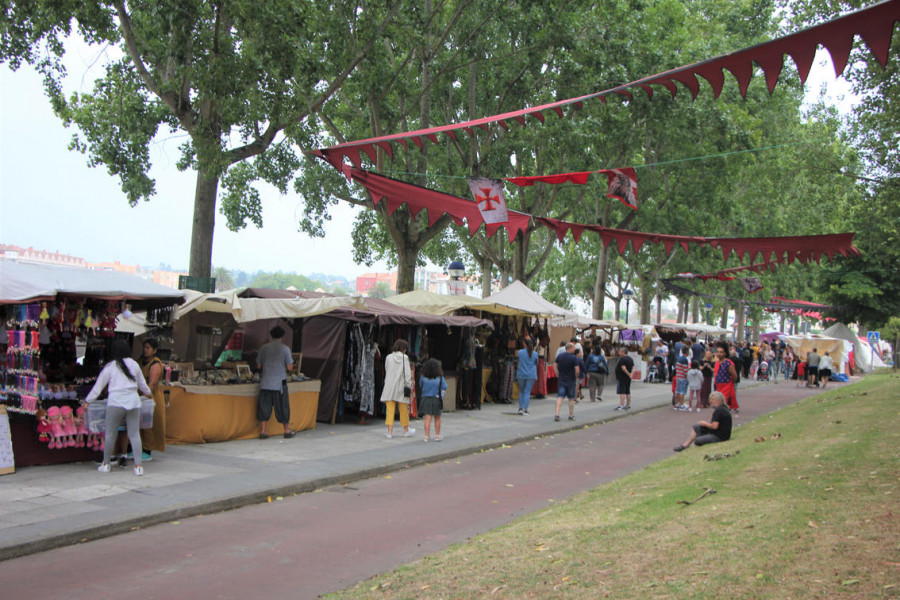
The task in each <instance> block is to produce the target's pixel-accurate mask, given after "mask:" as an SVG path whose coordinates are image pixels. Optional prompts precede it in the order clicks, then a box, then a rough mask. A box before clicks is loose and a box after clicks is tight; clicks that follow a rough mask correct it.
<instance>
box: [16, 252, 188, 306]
mask: <svg viewBox="0 0 900 600" xmlns="http://www.w3.org/2000/svg"><path fill="white" fill-rule="evenodd" d="M57 294H64V295H69V296H83V297H90V298H99V299H104V300H130V301H134V302H137V301H148V302H155V303H157V304H160V303H163V304H165V303H167V302H170V303H171V304H175V303H176V302H181V301H182V299H183V298H184V294H183V293H182V291H181V290H174V289H172V288H169V287H165V286H162V285H159V284H158V283H153V282H152V281H147V280H146V279H141V278H140V277H135V276H134V275H128V274H127V273H119V272H117V271H94V270H91V269H79V268H75V267H60V266H56V265H46V264H38V263H24V262H16V261H11V260H0V304H25V303H28V302H40V301H43V300H52V299H53V298H55V297H56V296H57Z"/></svg>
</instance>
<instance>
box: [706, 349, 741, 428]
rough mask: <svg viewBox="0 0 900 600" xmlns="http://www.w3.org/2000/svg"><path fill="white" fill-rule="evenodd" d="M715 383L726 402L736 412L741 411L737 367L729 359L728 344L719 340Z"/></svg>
mask: <svg viewBox="0 0 900 600" xmlns="http://www.w3.org/2000/svg"><path fill="white" fill-rule="evenodd" d="M713 372H714V373H715V374H714V376H713V384H714V385H715V387H716V391H717V392H722V394H723V395H724V396H725V402H726V403H727V404H728V408H730V409H731V410H733V411H734V412H739V410H740V407H739V406H738V401H737V390H736V389H735V387H734V382H735V381H737V369H736V368H735V365H734V362H732V361H731V360H729V359H728V344H726V343H725V342H719V343H717V344H716V365H715V368H714V371H713Z"/></svg>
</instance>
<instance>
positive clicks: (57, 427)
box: [47, 406, 63, 450]
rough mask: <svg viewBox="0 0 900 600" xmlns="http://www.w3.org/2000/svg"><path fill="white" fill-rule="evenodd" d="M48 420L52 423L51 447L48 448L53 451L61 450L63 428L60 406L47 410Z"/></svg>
mask: <svg viewBox="0 0 900 600" xmlns="http://www.w3.org/2000/svg"><path fill="white" fill-rule="evenodd" d="M47 420H48V421H50V445H49V446H48V447H49V448H50V449H51V450H57V449H60V448H62V447H63V445H62V439H63V428H62V420H61V417H60V414H59V407H58V406H51V407H50V408H48V409H47Z"/></svg>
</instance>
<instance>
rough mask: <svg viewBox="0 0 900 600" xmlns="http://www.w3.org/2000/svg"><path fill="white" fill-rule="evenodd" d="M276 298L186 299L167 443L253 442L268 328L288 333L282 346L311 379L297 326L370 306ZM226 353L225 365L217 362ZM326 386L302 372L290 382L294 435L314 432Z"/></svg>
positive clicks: (177, 329) (176, 341)
mask: <svg viewBox="0 0 900 600" xmlns="http://www.w3.org/2000/svg"><path fill="white" fill-rule="evenodd" d="M274 291H275V292H277V290H274ZM273 295H277V296H280V297H270V298H248V297H243V296H240V295H238V294H236V293H235V292H225V293H220V294H196V293H190V294H189V297H188V299H187V301H186V302H185V304H184V306H182V307H181V308H180V309H179V311H178V315H177V319H176V321H175V325H174V328H173V331H174V336H173V344H172V346H173V349H174V352H175V355H174V359H173V361H172V364H173V365H174V366H175V369H174V377H173V376H172V375H170V376H169V379H168V381H167V385H166V386H165V387H164V390H165V392H166V394H167V396H168V413H169V418H168V420H167V429H166V440H167V441H168V442H170V443H205V442H220V441H226V440H235V439H250V438H255V437H256V436H257V435H258V433H259V429H258V423H257V421H256V404H257V396H258V393H259V375H258V373H257V372H256V364H255V362H256V361H255V356H256V352H257V350H258V349H259V348H260V347H261V346H262V345H263V344H264V343H265V342H266V341H267V336H268V332H269V330H270V329H271V328H272V327H273V326H275V325H281V326H282V328H283V329H285V331H286V334H285V337H284V339H283V340H282V341H283V343H284V344H285V345H287V346H288V347H289V348H291V350H292V354H294V360H295V362H300V365H299V368H300V370H301V371H304V370H305V371H306V372H307V374H308V373H309V369H308V361H303V362H301V355H300V351H299V348H300V341H301V331H302V328H301V327H300V326H299V325H298V323H300V322H301V321H302V320H303V319H307V318H309V317H314V316H316V315H321V314H325V313H328V312H331V311H334V310H336V309H349V310H355V309H359V308H364V307H365V306H366V305H365V304H364V303H363V301H362V299H360V298H350V297H341V298H330V297H328V298H326V297H317V298H299V297H297V296H296V295H293V294H289V295H284V294H273ZM223 355H225V356H226V357H227V358H228V360H225V361H222V360H220V358H221V357H222V356H223ZM321 387H322V384H321V382H320V381H319V380H317V379H313V378H310V377H307V376H305V375H303V374H300V373H295V374H294V375H292V376H291V378H290V380H289V382H288V393H289V395H290V405H291V420H290V423H289V426H290V427H291V429H292V430H294V431H303V430H305V429H314V428H315V426H316V415H317V412H318V409H319V398H320V391H321ZM271 422H272V423H274V415H273V416H272V421H271ZM273 426H274V425H273Z"/></svg>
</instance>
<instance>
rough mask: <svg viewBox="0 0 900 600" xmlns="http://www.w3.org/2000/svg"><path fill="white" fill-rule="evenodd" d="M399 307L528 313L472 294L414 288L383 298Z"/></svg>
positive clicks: (446, 312)
mask: <svg viewBox="0 0 900 600" xmlns="http://www.w3.org/2000/svg"><path fill="white" fill-rule="evenodd" d="M385 300H387V301H388V302H390V303H391V304H396V305H397V306H399V307H401V308H406V309H409V310H415V311H418V312H423V313H428V314H430V315H451V314H453V313H455V312H456V311H458V310H461V309H469V310H481V311H484V312H489V313H493V314H497V315H516V316H518V315H527V314H530V313H526V312H523V311H521V310H518V309H515V308H511V307H509V306H506V305H504V304H498V303H496V302H491V301H490V300H482V299H481V298H473V297H472V296H444V295H441V294H435V293H434V292H429V291H427V290H414V291H412V292H406V293H405V294H397V295H396V296H391V297H390V298H385Z"/></svg>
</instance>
